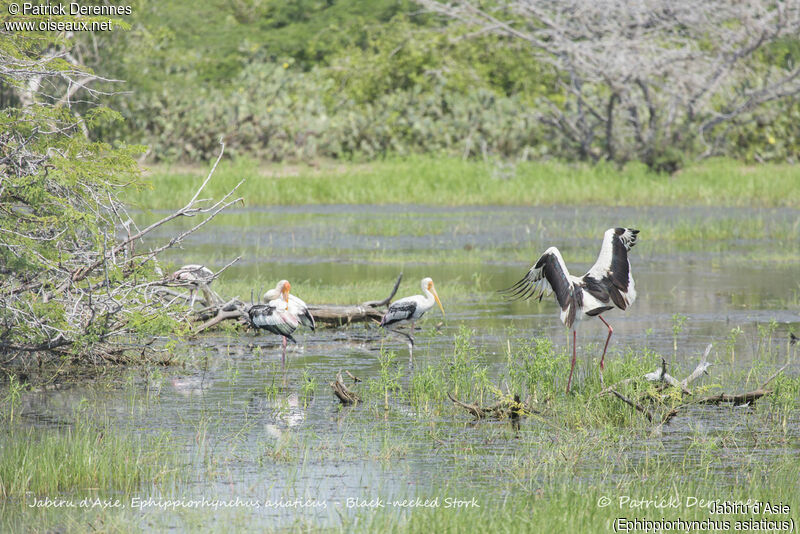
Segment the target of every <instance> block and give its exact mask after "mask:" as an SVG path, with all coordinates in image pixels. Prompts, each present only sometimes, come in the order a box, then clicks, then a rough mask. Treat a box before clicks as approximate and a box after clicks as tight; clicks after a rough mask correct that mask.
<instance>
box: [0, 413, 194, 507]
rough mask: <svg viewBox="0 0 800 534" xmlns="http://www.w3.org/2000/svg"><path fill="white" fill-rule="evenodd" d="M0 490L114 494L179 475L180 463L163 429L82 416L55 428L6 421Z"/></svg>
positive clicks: (0, 443)
mask: <svg viewBox="0 0 800 534" xmlns="http://www.w3.org/2000/svg"><path fill="white" fill-rule="evenodd" d="M0 451H2V454H0V494H2V496H3V497H4V498H11V499H17V500H19V499H24V498H29V497H30V495H31V494H32V495H37V496H44V495H49V496H54V495H58V494H61V493H77V494H83V493H88V494H91V493H93V492H102V493H107V492H114V493H118V494H121V495H128V494H130V493H132V492H134V491H136V490H138V489H140V488H141V487H143V486H145V485H154V486H159V485H170V484H172V483H174V482H175V481H176V480H178V479H179V474H180V472H181V465H182V464H181V461H180V458H179V455H178V454H177V452H176V451H175V448H174V446H173V443H172V440H171V438H170V435H169V433H166V432H164V433H158V434H143V433H139V432H135V431H128V432H124V431H120V430H119V429H112V428H111V426H110V425H109V424H108V422H105V423H104V424H103V423H101V424H98V423H97V422H95V421H89V420H88V419H86V418H83V417H80V418H77V419H76V420H75V421H74V422H73V423H71V424H68V425H63V426H61V427H58V428H41V427H31V426H23V425H18V424H14V425H9V426H8V427H7V428H6V429H5V430H4V432H3V434H2V435H0ZM26 496H27V497H26Z"/></svg>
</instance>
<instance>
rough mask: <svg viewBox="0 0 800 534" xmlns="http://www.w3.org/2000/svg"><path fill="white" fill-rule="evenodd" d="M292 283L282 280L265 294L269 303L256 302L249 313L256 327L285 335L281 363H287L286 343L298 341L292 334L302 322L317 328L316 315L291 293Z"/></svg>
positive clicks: (251, 321)
mask: <svg viewBox="0 0 800 534" xmlns="http://www.w3.org/2000/svg"><path fill="white" fill-rule="evenodd" d="M291 289H292V285H291V284H290V283H289V282H288V281H287V280H281V281H280V282H278V285H277V286H276V287H275V289H271V290H270V291H267V292H266V293H265V294H264V297H265V299H267V300H268V302H267V304H254V305H253V306H251V307H250V310H248V312H247V314H248V315H249V316H250V323H251V324H252V325H253V326H254V327H255V328H261V329H263V330H266V331H268V332H272V333H273V334H275V335H278V336H281V337H283V352H282V354H281V363H282V364H284V365H285V364H286V343H287V340H289V341H291V342H292V343H295V344H296V343H297V341H296V340H295V339H294V337H292V334H293V333H294V331H295V330H297V327H298V326H300V325H301V324H302V325H304V326H308V327H309V328H311V329H312V330H314V329H316V322H315V321H314V317H313V316H312V315H311V313H310V312H309V311H308V307H307V306H306V303H305V302H303V301H302V300H300V299H299V298H297V297H295V296H294V295H290V294H289V291H290V290H291Z"/></svg>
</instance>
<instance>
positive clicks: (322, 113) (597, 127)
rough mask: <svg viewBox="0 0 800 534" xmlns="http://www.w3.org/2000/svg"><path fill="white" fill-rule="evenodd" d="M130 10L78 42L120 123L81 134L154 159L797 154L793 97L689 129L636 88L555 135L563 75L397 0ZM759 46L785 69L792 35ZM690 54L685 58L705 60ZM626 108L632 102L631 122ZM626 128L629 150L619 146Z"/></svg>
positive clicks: (571, 105)
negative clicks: (109, 83) (570, 131)
mask: <svg viewBox="0 0 800 534" xmlns="http://www.w3.org/2000/svg"><path fill="white" fill-rule="evenodd" d="M487 5H488V4H487ZM133 8H134V9H133V12H134V15H133V16H132V17H131V22H132V30H131V31H130V32H127V33H124V34H123V33H120V32H115V33H112V34H110V35H102V36H94V37H92V39H93V40H92V41H91V42H89V41H86V42H83V43H82V46H81V47H80V48H81V50H82V57H85V58H86V61H87V63H89V64H91V65H93V66H96V68H97V69H98V70H102V71H103V72H107V73H109V74H110V75H112V76H114V77H115V78H119V79H125V80H127V81H128V83H129V86H130V88H131V94H126V95H120V96H118V97H114V98H113V99H112V100H111V102H112V105H113V106H114V107H115V108H116V109H119V110H120V112H121V113H122V114H123V116H124V117H125V119H126V120H125V122H123V123H115V124H113V125H109V124H107V123H106V124H104V125H102V126H97V127H96V128H95V129H94V130H93V134H94V135H96V136H98V137H99V138H103V139H127V140H129V141H135V142H137V143H143V144H147V145H148V146H149V147H150V152H149V155H150V157H151V158H153V159H156V160H168V161H176V160H190V161H203V160H208V159H210V158H212V157H213V156H214V149H215V146H216V135H217V134H218V133H222V132H225V133H226V134H227V138H228V139H229V140H230V144H229V148H230V151H229V154H230V155H232V156H238V155H243V154H246V155H250V156H255V157H257V158H259V159H267V160H271V161H284V160H290V161H292V160H303V161H309V162H313V161H316V160H318V159H319V158H321V157H332V158H343V159H353V158H355V159H369V160H373V159H376V158H381V157H384V156H385V155H387V154H397V153H400V154H408V153H431V154H435V155H438V154H441V153H447V154H450V155H458V156H462V157H476V156H477V157H483V158H485V157H488V156H500V157H503V158H519V159H531V158H540V157H543V156H551V155H555V156H558V157H561V158H564V159H568V160H574V159H579V158H584V159H586V158H588V159H593V160H597V159H605V158H608V159H611V160H613V161H617V162H624V161H627V160H629V159H639V160H641V161H644V162H645V163H646V164H647V165H648V166H649V167H650V168H651V169H654V170H657V171H670V172H673V171H675V170H676V169H677V168H680V167H682V166H684V165H685V164H686V163H687V162H689V161H691V160H692V159H694V158H696V157H697V156H699V155H703V156H705V155H709V154H727V155H732V156H735V157H739V158H743V159H745V160H747V161H757V162H760V161H770V160H772V161H781V160H787V159H788V160H793V159H794V158H796V156H797V151H798V147H800V144H799V143H798V141H797V140H798V139H800V129H798V128H800V127H799V126H798V124H800V121H797V120H793V118H795V119H796V118H797V117H796V116H797V113H798V105H797V103H796V101H795V100H793V99H791V98H790V99H783V100H781V99H777V100H774V101H768V102H766V103H763V105H761V106H755V105H748V106H745V107H746V113H743V114H739V115H732V114H731V115H730V116H728V115H726V113H727V109H728V108H726V105H727V104H726V102H725V101H723V100H720V99H719V98H717V97H709V98H707V99H706V100H707V103H708V105H709V106H711V108H710V109H711V111H710V112H709V113H710V115H709V113H706V114H705V115H703V116H702V117H701V116H700V115H698V117H696V120H697V121H706V122H708V121H707V119H708V120H716V119H715V117H717V116H726V117H728V118H727V119H726V120H727V122H726V123H725V124H724V125H721V126H720V127H719V128H717V127H716V126H715V127H714V128H712V129H710V130H708V131H704V133H703V134H702V135H699V134H698V132H697V131H696V129H694V126H693V124H694V123H693V122H692V121H688V122H687V120H685V116H684V114H683V113H682V112H675V113H672V112H670V109H672V108H671V107H670V106H674V105H675V102H673V101H663V102H662V101H661V100H658V101H657V102H656V104H657V108H658V109H657V111H658V114H657V115H648V114H649V113H650V111H653V109H656V108H653V109H650V110H648V109H647V106H645V105H644V104H643V103H642V102H640V101H639V100H641V98H640V97H642V95H639V92H640V91H639V90H638V89H636V88H635V87H634V88H633V89H631V90H625V91H622V92H619V93H618V96H617V97H615V98H619V99H621V100H620V101H619V102H617V101H616V100H613V102H614V103H613V105H610V111H609V113H610V114H611V115H609V116H613V117H614V120H613V121H612V123H611V124H608V121H606V122H603V121H600V122H599V123H597V124H594V123H592V121H593V120H594V119H593V118H592V117H591V116H590V117H587V121H586V128H587V130H586V131H585V132H584V133H585V134H586V136H584V137H582V138H581V139H582V140H581V141H580V142H577V141H576V140H575V139H570V137H569V136H568V135H552V132H551V131H549V129H550V128H552V127H553V125H554V123H553V113H556V112H558V113H564V114H565V116H569V117H572V116H573V115H574V114H575V113H579V112H580V109H581V107H580V106H579V105H578V106H576V105H575V98H574V92H571V91H570V90H568V87H570V85H569V83H570V82H569V81H568V80H566V78H567V75H566V71H565V70H564V69H563V68H560V67H558V65H555V66H554V62H553V61H551V60H549V59H547V58H543V57H542V55H541V54H537V53H535V52H534V50H533V49H532V47H530V46H529V45H528V43H526V42H524V41H523V40H519V39H515V38H513V37H509V36H506V35H492V34H491V32H480V31H473V29H471V28H466V27H462V26H458V25H455V24H449V23H448V21H447V20H443V19H439V18H436V17H434V16H433V15H432V14H431V13H425V12H424V11H423V10H421V9H420V8H419V6H418V5H417V4H416V3H413V2H410V1H405V0H380V1H379V2H367V1H366V0H337V1H334V0H332V1H330V2H313V1H311V0H304V1H301V2H293V3H290V4H286V3H285V2H277V1H267V0H262V1H254V0H237V1H236V2H230V3H229V2H220V1H216V0H214V1H207V2H202V3H199V4H192V5H188V4H187V5H184V4H181V3H157V2H152V1H148V0H140V1H137V2H135V3H134V5H133ZM210 20H213V21H214V24H213V25H210V24H209V23H208V21H210ZM721 26H722V27H724V26H725V25H721ZM770 35H771V34H770ZM701 41H702V39H701ZM768 41H770V42H768V43H766V44H765V46H762V47H760V48H758V49H757V50H755V52H754V53H753V54H751V55H750V56H748V57H747V68H748V69H749V70H748V72H749V73H750V74H751V75H752V76H760V77H762V78H764V79H767V78H766V77H770V76H773V75H775V74H776V73H780V72H792V69H793V68H794V62H795V60H796V58H797V54H798V45H797V43H798V41H797V39H796V38H794V37H792V36H788V37H780V36H779V37H778V38H777V39H773V38H772V37H771V38H770V39H769V40H768ZM609 42H610V41H609ZM651 42H652V40H651ZM98 43H99V45H98ZM695 44H696V43H695ZM604 46H606V47H607V46H612V48H613V43H611V44H610V45H609V43H606V44H605V45H604ZM665 46H667V47H669V44H668V43H667V44H665ZM676 46H677V45H676ZM692 46H693V45H692ZM692 46H689V47H688V48H687V50H694V48H698V47H699V49H701V50H704V51H706V52H709V51H710V50H711V47H710V45H709V44H708V43H705V44H704V43H702V42H701V43H700V45H698V46H697V47H694V48H693V47H692ZM98 51H100V52H98ZM614 57H616V56H614ZM675 65H678V66H680V64H679V63H675ZM284 66H286V68H285V69H284ZM631 68H632V67H631ZM648 68H649V67H648ZM640 70H641V69H640ZM709 70H713V69H705V70H703V69H701V70H700V71H699V72H700V73H704V72H705V73H707V72H708V71H709ZM642 72H643V71H642ZM752 76H751V77H752ZM749 79H750V78H746V79H745V80H744V81H743V82H742V81H741V77H739V76H738V75H737V76H734V77H733V78H732V79H731V80H732V81H731V83H730V84H728V85H727V86H725V88H726V89H725V90H727V89H731V90H732V91H733V93H732V94H735V95H736V98H744V97H746V96H747V95H748V94H750V93H752V88H751V87H750V85H751V84H748V81H747V80H749ZM630 80H633V78H631V79H630ZM630 80H629V81H628V82H626V83H632V82H631V81H630ZM656 82H657V83H656ZM740 82H741V83H740ZM722 85H724V84H722ZM603 87H604V85H603V83H602V82H597V83H596V80H594V79H591V80H589V81H588V82H587V83H586V84H585V85H584V86H583V90H584V91H585V93H586V94H585V95H584V97H583V98H586V99H589V100H591V101H592V102H593V103H594V100H598V101H599V102H601V104H602V105H601V106H600V107H602V108H603V109H602V110H599V111H598V109H599V108H598V109H595V110H594V111H596V112H597V115H598V116H601V117H602V113H603V112H604V111H603V110H605V109H606V104H611V102H612V101H611V100H609V98H610V97H611V96H612V93H610V92H609V91H607V90H606V89H604V88H603ZM659 87H666V88H669V87H676V85H675V83H674V81H670V80H666V81H665V80H662V79H660V78H659V79H657V80H655V82H654V84H653V85H652V86H651V87H650V90H651V91H656V90H659V91H660V89H658V88H659ZM565 88H567V89H565ZM748 91H749V92H748ZM653 94H655V93H653ZM726 94H727V93H726ZM787 94H788V93H787ZM636 95H639V96H636ZM634 97H635V98H634ZM630 98H634V99H639V100H636V102H635V107H636V112H635V115H636V116H638V119H639V120H638V122H637V121H635V120H633V119H632V116H631V113H632V111H631V109H632V108H631V107H630V106H628V105H627V100H625V99H630ZM642 98H643V97H642ZM654 98H655V97H654ZM676 98H677V97H676ZM662 100H663V99H662ZM654 102H655V101H654ZM728 107H730V106H728ZM662 108H663V109H662ZM558 113H556V115H557V114H558ZM720 114H721V115H720ZM648 117H650V118H653V119H654V120H652V121H651V120H649V118H648ZM693 120H694V119H693ZM669 121H672V122H671V123H670V124H673V123H674V124H673V125H672V126H670V125H668V124H667V122H669ZM590 123H592V124H594V125H592V124H590ZM636 124H638V125H639V126H638V128H639V133H638V134H637V135H638V136H639V137H641V142H638V141H637V142H636V143H633V145H632V144H631V143H629V142H628V141H629V140H630V139H631V136H632V135H633V134H632V132H633V131H634V130H636ZM562 125H563V124H562ZM606 126H609V127H608V128H606ZM670 128H672V129H671V130H670ZM712 130H713V132H712ZM607 132H611V134H612V135H611V137H609V136H608V135H607ZM562 133H564V132H562ZM712 133H713V135H711V134H712ZM717 134H721V135H717ZM587 136H588V137H587ZM634 137H635V136H634ZM637 143H638V144H637ZM704 143H705V144H704ZM709 146H711V148H710V149H709ZM606 151H611V152H610V153H608V154H606Z"/></svg>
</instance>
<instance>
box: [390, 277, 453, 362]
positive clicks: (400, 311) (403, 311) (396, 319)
mask: <svg viewBox="0 0 800 534" xmlns="http://www.w3.org/2000/svg"><path fill="white" fill-rule="evenodd" d="M420 287H421V288H422V295H414V296H411V297H404V298H402V299H400V300H396V301H394V302H393V303H392V304H391V305H389V309H388V310H387V311H386V313H385V314H384V316H383V317H382V318H381V327H383V328H388V327H389V326H391V325H393V324H397V323H405V322H409V321H410V322H411V334H410V335H407V337H408V339H409V341H410V344H409V356H410V357H411V356H412V354H413V353H412V351H413V346H414V326H415V323H416V321H417V319H419V318H421V317H422V316H423V315H424V314H425V312H427V311H428V310H430V309H431V308H433V305H434V304H438V305H439V309H440V310H442V317H444V307H442V301H440V300H439V295H438V293H436V288H435V287H434V285H433V279H431V278H423V279H422V280H421V281H420ZM394 331H396V330H394Z"/></svg>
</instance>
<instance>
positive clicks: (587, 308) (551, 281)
mask: <svg viewBox="0 0 800 534" xmlns="http://www.w3.org/2000/svg"><path fill="white" fill-rule="evenodd" d="M638 233H639V230H634V229H632V228H609V229H608V230H606V233H605V235H604V236H603V245H602V247H601V248H600V256H599V257H598V258H597V261H596V262H595V263H594V265H593V266H592V268H591V269H589V272H587V273H586V274H585V275H583V276H582V277H580V278H578V277H577V276H572V275H571V274H569V271H568V270H567V266H566V265H565V264H564V258H562V257H561V253H560V252H559V251H558V249H557V248H556V247H550V248H548V249H547V250H546V251H545V252H544V254H542V256H541V257H540V258H539V259H538V260H537V261H536V263H535V264H534V265H533V267H531V269H530V270H529V271H528V274H526V275H525V277H524V278H522V280H520V281H519V282H517V283H516V284H514V285H513V286H511V287H510V288H508V289H505V290H503V291H504V292H506V293H508V294H509V295H510V298H511V299H512V300H516V299H522V298H524V299H528V298H530V297H534V298H538V299H539V301H541V300H542V297H543V296H544V294H545V292H549V291H553V292H555V294H556V300H557V301H558V304H559V305H560V306H561V322H562V323H564V325H565V326H566V327H567V328H569V329H571V330H572V365H571V367H570V369H569V379H568V380H567V393H569V391H570V386H571V384H572V372H573V371H574V369H575V341H576V338H577V327H578V322H579V321H580V320H581V319H583V316H584V315H585V316H587V317H595V316H597V317H598V318H599V319H600V320H601V321H603V324H604V325H606V327H608V337H607V338H606V344H605V347H603V355H602V356H601V357H600V382H601V383H602V382H603V361H604V359H605V357H606V350H607V349H608V342H609V340H610V339H611V334H612V333H614V329H613V328H611V325H609V324H608V323H607V322H606V320H605V319H603V316H602V315H601V314H602V313H604V312H607V311H608V310H611V309H613V308H619V309H620V310H625V309H627V308H628V307H629V306H630V305H631V304H633V301H634V300H636V287H635V285H634V282H633V273H632V272H631V264H630V262H629V261H628V251H629V250H630V249H631V247H633V246H634V245H635V244H636V239H637V234H638Z"/></svg>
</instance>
